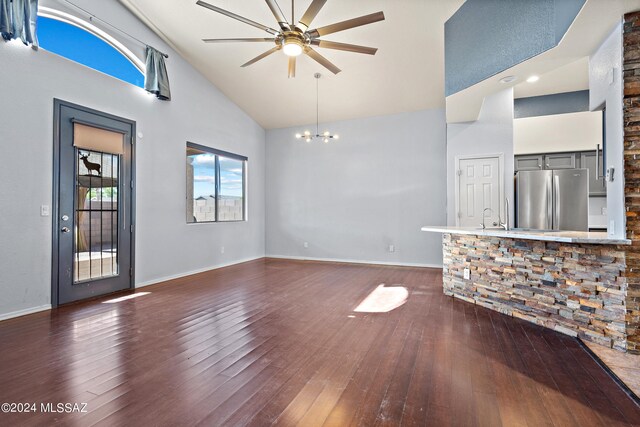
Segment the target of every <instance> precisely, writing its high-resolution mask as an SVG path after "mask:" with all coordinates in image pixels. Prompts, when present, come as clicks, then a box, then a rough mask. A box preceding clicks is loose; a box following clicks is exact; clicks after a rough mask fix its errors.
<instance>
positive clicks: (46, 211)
mask: <svg viewBox="0 0 640 427" xmlns="http://www.w3.org/2000/svg"><path fill="white" fill-rule="evenodd" d="M40 216H49V205H42V206H40Z"/></svg>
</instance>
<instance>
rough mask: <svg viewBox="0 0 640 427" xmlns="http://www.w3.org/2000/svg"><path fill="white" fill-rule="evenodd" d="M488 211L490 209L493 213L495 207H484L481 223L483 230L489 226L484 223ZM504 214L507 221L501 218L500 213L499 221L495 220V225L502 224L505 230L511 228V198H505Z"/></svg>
mask: <svg viewBox="0 0 640 427" xmlns="http://www.w3.org/2000/svg"><path fill="white" fill-rule="evenodd" d="M487 211H490V212H491V214H493V209H491V208H484V210H483V211H482V224H480V227H482V229H483V230H484V229H486V228H487V226H486V225H485V224H484V220H485V218H486V212H487ZM504 215H505V221H504V222H502V220H501V219H500V215H498V222H494V223H493V226H494V227H496V226H500V227H502V228H504V230H505V231H509V230H510V229H511V226H510V225H509V199H508V198H506V197H505V199H504Z"/></svg>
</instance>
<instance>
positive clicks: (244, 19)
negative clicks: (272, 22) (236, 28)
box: [196, 0, 279, 35]
mask: <svg viewBox="0 0 640 427" xmlns="http://www.w3.org/2000/svg"><path fill="white" fill-rule="evenodd" d="M196 4H197V5H198V6H202V7H204V8H207V9H209V10H213V11H214V12H218V13H221V14H223V15H225V16H228V17H229V18H233V19H237V20H238V21H240V22H244V23H245V24H249V25H251V26H253V27H256V28H260V29H261V30H264V31H266V32H267V33H270V34H273V35H278V34H279V31H276V30H274V29H273V28H269V27H267V26H265V25H262V24H259V23H257V22H255V21H252V20H251V19H247V18H244V17H242V16H240V15H236V14H235V13H233V12H229V11H228V10H224V9H220V8H219V7H217V6H214V5H212V4H209V3H207V2H204V1H202V0H198V1H197V2H196Z"/></svg>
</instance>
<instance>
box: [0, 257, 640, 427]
mask: <svg viewBox="0 0 640 427" xmlns="http://www.w3.org/2000/svg"><path fill="white" fill-rule="evenodd" d="M380 283H385V284H387V285H393V284H402V285H403V286H406V287H407V288H408V290H409V298H408V301H407V303H406V304H405V305H403V306H402V307H400V308H398V309H396V310H393V311H392V312H390V313H355V312H353V309H354V308H355V307H356V306H357V305H358V303H359V302H360V301H361V300H362V299H364V298H365V297H366V296H367V295H368V294H369V293H370V292H371V291H372V290H373V289H374V288H375V287H376V286H377V285H379V284H380ZM140 291H141V292H150V294H148V295H144V296H140V297H138V298H134V299H130V300H125V301H121V302H117V303H112V304H106V303H102V301H104V300H107V299H109V298H103V299H102V300H97V301H90V302H86V303H81V304H76V305H72V306H67V307H63V308H60V309H58V310H55V311H53V312H51V313H48V312H47V313H39V314H35V315H31V316H26V317H22V318H18V319H12V320H8V321H5V322H0V345H1V347H0V403H2V402H16V403H18V402H20V403H26V402H30V403H36V404H37V406H38V408H37V409H38V413H26V414H2V413H0V425H3V426H10V425H21V426H22V425H24V426H29V425H51V424H54V423H60V424H64V425H77V426H87V425H95V424H97V425H105V426H125V425H126V426H138V425H139V426H151V425H161V426H165V425H166V426H183V425H184V426H190V425H202V426H227V425H228V426H244V425H248V426H265V425H271V424H275V425H282V426H293V425H301V426H316V425H317V426H320V425H326V426H352V425H360V426H377V425H380V426H396V425H406V426H417V425H421V426H424V425H429V426H448V425H456V426H473V425H478V426H483V425H491V426H499V425H503V426H531V427H533V426H563V427H564V426H624V425H640V408H639V407H638V406H637V405H636V404H635V403H634V402H633V401H632V400H631V399H630V398H629V397H628V396H627V395H625V393H624V392H623V391H622V390H621V389H620V388H619V387H618V386H617V385H616V384H615V383H614V381H613V380H612V379H611V378H610V377H609V376H608V375H607V374H606V373H605V371H603V370H602V369H601V368H600V367H599V366H598V365H597V364H596V363H595V361H594V360H592V359H591V357H590V356H589V354H587V353H586V352H585V351H584V350H583V349H582V348H581V347H580V345H579V343H578V342H577V341H575V340H574V339H572V338H569V337H566V336H564V335H560V334H557V333H555V332H552V331H549V330H545V329H543V328H541V327H538V326H535V325H532V324H529V323H527V322H524V321H520V320H518V319H514V318H510V317H507V316H504V315H501V314H498V313H495V312H492V311H489V310H486V309H483V308H481V307H477V306H474V305H471V304H468V303H465V302H461V301H458V300H453V299H452V298H449V297H445V296H444V295H443V294H442V285H441V272H440V271H439V270H433V269H420V268H407V267H404V268H402V267H382V266H363V265H349V264H332V263H312V262H301V261H285V260H258V261H253V262H250V263H245V264H240V265H236V266H232V267H227V268H223V269H219V270H216V271H212V272H207V273H202V274H198V275H195V276H191V277H187V278H181V279H177V280H173V281H171V282H167V283H164V284H160V285H155V286H151V287H147V288H143V289H141V290H140ZM67 402H68V403H82V402H85V403H87V407H86V409H87V412H86V413H70V414H64V413H40V412H39V411H40V409H41V408H40V404H41V403H54V404H56V403H67Z"/></svg>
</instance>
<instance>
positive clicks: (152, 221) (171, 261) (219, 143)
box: [0, 0, 265, 318]
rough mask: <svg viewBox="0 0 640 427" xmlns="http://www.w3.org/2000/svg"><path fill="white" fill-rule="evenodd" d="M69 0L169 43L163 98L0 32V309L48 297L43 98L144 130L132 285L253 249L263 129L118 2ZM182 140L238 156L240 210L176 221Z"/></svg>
mask: <svg viewBox="0 0 640 427" xmlns="http://www.w3.org/2000/svg"><path fill="white" fill-rule="evenodd" d="M76 2H77V3H79V4H80V5H81V6H83V7H86V8H87V9H89V10H90V11H92V12H93V13H95V14H97V15H98V16H99V17H101V18H103V19H105V20H107V21H109V22H113V23H116V24H117V25H118V26H119V27H121V28H122V29H124V30H126V31H128V32H130V33H132V34H133V35H135V36H136V37H138V38H140V39H142V40H144V41H146V42H147V43H150V44H152V45H154V46H155V47H157V48H158V49H161V50H163V51H165V52H167V53H169V54H170V58H169V59H168V62H167V67H168V72H169V77H170V79H171V89H172V94H173V100H172V101H171V102H162V101H158V100H157V99H155V98H154V97H151V96H148V95H147V94H146V92H144V91H143V90H142V89H140V88H137V87H134V86H132V85H130V84H128V83H124V82H121V81H119V80H117V79H114V78H112V77H109V76H106V75H103V74H101V73H99V72H97V71H94V70H91V69H88V68H85V67H83V66H81V65H79V64H76V63H74V62H71V61H68V60H66V59H64V58H61V57H58V56H56V55H54V54H51V53H49V52H46V51H44V50H40V51H39V52H34V51H33V50H31V49H29V48H26V47H25V46H23V45H22V44H21V43H20V42H11V43H0V63H1V64H3V69H4V73H3V75H2V78H1V79H0V99H1V100H2V102H0V236H1V237H0V318H2V317H6V316H8V315H10V313H15V312H21V311H29V310H33V309H36V308H38V307H42V306H46V305H48V304H50V301H51V296H50V288H51V232H52V230H51V227H52V222H51V220H52V218H51V217H41V216H40V205H51V204H52V156H53V154H52V153H53V151H52V149H53V98H60V99H63V100H66V101H70V102H74V103H78V104H81V105H85V106H87V107H91V108H94V109H97V110H102V111H105V112H108V113H111V114H115V115H119V116H123V117H126V118H129V119H133V120H136V121H137V124H138V130H139V131H141V132H143V133H144V138H143V139H141V140H140V141H139V142H138V143H137V161H136V165H137V217H136V223H137V231H136V282H137V284H138V285H140V284H144V283H149V282H154V281H159V280H161V279H163V278H166V277H170V276H174V275H181V274H184V273H187V272H191V271H194V270H200V269H208V268H211V267H213V266H217V265H220V264H225V263H233V262H236V261H240V260H245V259H250V258H256V257H262V256H264V236H265V231H264V200H265V199H264V182H265V181H264V180H265V169H264V141H265V132H264V130H263V129H262V128H261V127H260V126H258V125H257V124H256V123H255V122H254V121H253V120H252V119H251V118H249V117H248V116H247V114H245V113H244V112H243V111H241V110H240V109H239V108H238V107H237V106H236V105H235V104H233V103H232V102H231V101H229V100H228V99H227V98H226V97H225V96H224V95H223V94H222V93H221V92H220V91H219V90H218V89H216V88H215V87H214V86H213V85H211V84H210V83H209V82H208V81H207V80H205V79H204V77H202V76H201V75H200V74H199V73H197V72H196V71H195V70H194V69H193V68H192V67H191V66H190V65H188V64H187V63H186V62H185V61H184V60H182V59H181V58H180V57H179V56H178V54H176V53H175V52H173V51H172V50H171V49H170V48H169V47H168V46H166V45H165V44H164V43H162V42H161V41H160V40H159V39H158V38H157V37H156V36H155V35H154V34H153V33H152V32H151V31H149V30H148V29H147V28H146V27H144V26H143V25H142V24H140V23H139V21H137V20H136V19H135V18H134V17H133V16H132V15H131V14H129V13H128V12H127V11H126V10H125V9H124V8H123V7H122V6H121V5H120V4H118V3H117V2H114V1H109V2H96V1H91V0H82V1H81V0H76ZM42 3H43V4H44V3H46V2H42ZM49 3H50V5H53V6H56V5H57V4H58V3H56V2H49ZM112 34H113V33H112ZM117 35H118V34H114V36H117ZM121 40H122V41H123V42H128V40H124V39H121ZM135 49H136V52H137V53H140V54H141V52H142V48H141V47H139V46H135ZM186 141H192V142H196V143H198V144H203V145H209V146H213V147H215V148H219V149H222V150H225V151H231V152H236V153H239V154H243V155H246V156H248V157H249V183H250V184H249V203H248V206H249V221H248V222H242V223H227V224H223V223H220V224H193V225H191V224H190V225H187V224H186V222H185V209H186V207H185V191H186V181H185V179H186V167H185V143H186ZM222 245H224V246H225V253H224V254H221V253H220V246H222Z"/></svg>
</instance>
